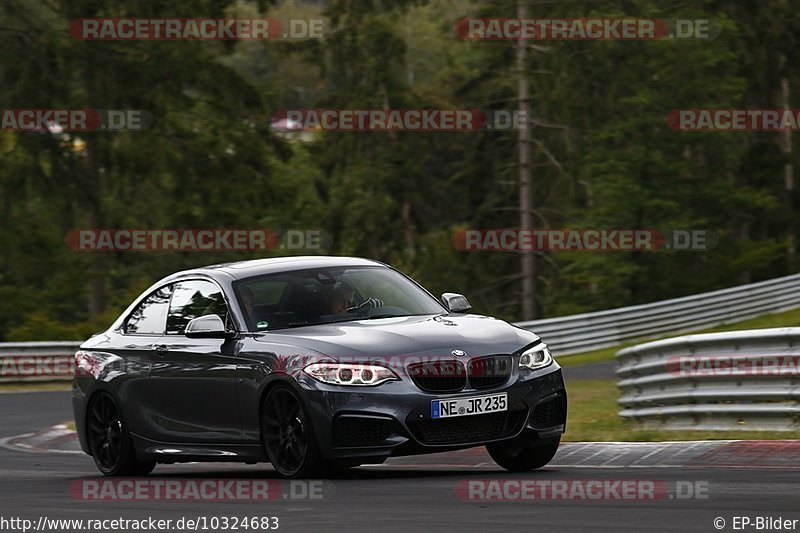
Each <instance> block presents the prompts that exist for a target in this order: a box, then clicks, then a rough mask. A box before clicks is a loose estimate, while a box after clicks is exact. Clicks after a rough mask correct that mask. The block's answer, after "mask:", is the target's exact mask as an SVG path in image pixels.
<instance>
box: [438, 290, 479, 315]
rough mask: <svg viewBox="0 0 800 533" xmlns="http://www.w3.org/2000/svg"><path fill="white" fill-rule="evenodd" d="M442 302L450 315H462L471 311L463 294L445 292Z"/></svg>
mask: <svg viewBox="0 0 800 533" xmlns="http://www.w3.org/2000/svg"><path fill="white" fill-rule="evenodd" d="M442 302H443V303H444V306H445V307H446V308H447V309H448V310H449V311H450V312H451V313H463V312H465V311H469V310H470V309H472V306H471V305H469V300H467V297H466V296H464V295H463V294H456V293H454V292H446V293H444V294H442Z"/></svg>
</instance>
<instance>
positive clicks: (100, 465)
mask: <svg viewBox="0 0 800 533" xmlns="http://www.w3.org/2000/svg"><path fill="white" fill-rule="evenodd" d="M86 435H87V439H88V442H89V450H90V452H91V454H92V458H93V459H94V463H95V465H97V469H98V470H100V472H101V473H102V474H103V475H106V476H146V475H147V474H149V473H150V472H152V471H153V468H155V466H156V463H155V461H140V460H139V459H138V458H137V457H136V451H135V449H134V447H133V440H132V439H131V434H130V430H129V429H128V425H127V423H126V422H125V419H124V418H123V416H122V411H121V410H120V408H119V405H118V404H117V402H116V400H115V399H114V397H113V396H111V394H109V393H107V392H103V391H101V392H98V393H96V394H95V395H94V396H93V397H92V400H91V402H90V403H89V407H88V408H87V410H86Z"/></svg>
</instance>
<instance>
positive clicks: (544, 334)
mask: <svg viewBox="0 0 800 533" xmlns="http://www.w3.org/2000/svg"><path fill="white" fill-rule="evenodd" d="M797 308H800V274H794V275H791V276H786V277H783V278H776V279H771V280H768V281H761V282H758V283H751V284H749V285H740V286H738V287H731V288H729V289H722V290H717V291H712V292H706V293H702V294H694V295H692V296H684V297H682V298H674V299H672V300H663V301H661V302H654V303H648V304H642V305H633V306H630V307H619V308H616V309H608V310H605V311H598V312H595V313H584V314H580V315H570V316H562V317H557V318H547V319H543V320H533V321H529V322H519V323H517V324H516V325H517V326H520V327H522V328H525V329H529V330H531V331H534V332H535V333H536V334H538V335H539V336H540V337H541V338H542V339H543V340H544V341H545V342H546V343H547V344H548V345H549V346H550V347H551V348H552V350H553V353H554V354H555V355H556V356H563V355H570V354H575V353H580V352H587V351H591V350H597V349H601V348H607V347H609V346H616V345H617V344H620V343H621V342H624V341H630V340H638V339H647V338H653V337H655V336H658V335H660V334H664V333H681V332H685V331H692V330H697V329H700V328H706V327H713V326H718V325H721V324H726V323H731V322H738V321H740V320H746V319H748V318H754V317H756V316H759V315H764V314H768V313H778V312H781V311H788V310H790V309H797Z"/></svg>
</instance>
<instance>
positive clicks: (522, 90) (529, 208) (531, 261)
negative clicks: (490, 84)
mask: <svg viewBox="0 0 800 533" xmlns="http://www.w3.org/2000/svg"><path fill="white" fill-rule="evenodd" d="M525 1H526V0H517V18H519V19H525V18H527V17H528V6H526V5H525ZM527 58H528V49H527V42H526V41H525V39H523V38H522V37H521V36H520V38H519V40H518V41H517V75H518V76H519V78H518V89H517V90H518V93H519V94H518V98H519V108H518V109H519V114H520V119H521V120H523V121H524V127H522V128H520V130H519V134H518V140H517V144H518V150H519V210H520V213H519V227H520V230H522V231H525V230H529V229H532V228H533V202H532V198H531V186H532V182H533V175H532V174H533V172H532V171H533V168H532V167H531V131H530V129H529V128H528V117H529V116H530V94H529V93H530V89H529V87H528V78H527V75H526V74H527V68H526V63H527ZM521 253H522V319H523V320H533V319H534V318H536V263H535V257H534V252H533V251H522V252H521Z"/></svg>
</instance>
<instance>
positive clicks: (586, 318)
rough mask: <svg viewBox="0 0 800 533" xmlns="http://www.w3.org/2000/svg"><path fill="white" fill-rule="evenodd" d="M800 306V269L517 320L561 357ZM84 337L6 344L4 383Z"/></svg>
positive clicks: (55, 359) (63, 357)
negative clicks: (692, 291)
mask: <svg viewBox="0 0 800 533" xmlns="http://www.w3.org/2000/svg"><path fill="white" fill-rule="evenodd" d="M799 307H800V274H797V275H793V276H787V277H784V278H777V279H772V280H769V281H762V282H759V283H752V284H750V285H741V286H739V287H733V288H730V289H723V290H719V291H713V292H707V293H703V294H695V295H693V296H685V297H683V298H675V299H672V300H664V301H662V302H655V303H649V304H643V305H634V306H630V307H620V308H617V309H608V310H605V311H598V312H596V313H585V314H580V315H571V316H564V317H558V318H548V319H544V320H534V321H531V322H520V323H517V324H516V325H518V326H521V327H523V328H525V329H529V330H531V331H534V332H536V333H537V334H539V335H540V336H541V337H542V338H543V339H544V341H545V342H547V344H548V345H549V346H550V347H551V348H552V349H553V352H554V353H555V354H556V355H557V356H563V355H570V354H574V353H579V352H585V351H590V350H596V349H600V348H606V347H609V346H615V345H617V344H619V343H621V342H624V341H630V340H635V339H646V338H652V337H654V336H657V335H660V334H665V333H677V332H682V331H691V330H694V329H698V328H702V327H710V326H715V325H719V324H724V323H727V322H735V321H739V320H744V319H746V318H751V317H755V316H759V315H763V314H766V313H775V312H779V311H785V310H789V309H795V308H799ZM78 345H79V343H78V342H17V343H0V382H3V381H35V380H39V381H42V380H52V379H69V378H70V376H71V375H72V364H73V358H72V355H73V354H74V353H75V350H77V348H78Z"/></svg>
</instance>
